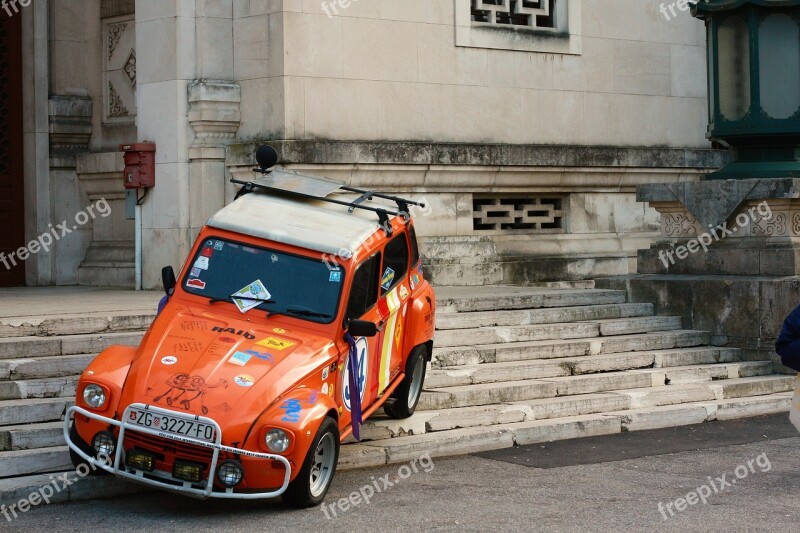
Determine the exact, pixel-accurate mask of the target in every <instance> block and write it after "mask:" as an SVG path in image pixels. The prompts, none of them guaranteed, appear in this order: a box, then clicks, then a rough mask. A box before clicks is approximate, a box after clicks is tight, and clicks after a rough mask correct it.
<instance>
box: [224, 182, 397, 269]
mask: <svg viewBox="0 0 800 533" xmlns="http://www.w3.org/2000/svg"><path fill="white" fill-rule="evenodd" d="M256 183H257V182H256ZM327 197H328V198H333V199H340V200H345V201H352V200H353V199H354V197H353V195H349V196H346V195H341V194H330V195H328V196H327ZM362 205H369V206H371V207H381V208H385V209H387V210H388V211H395V210H396V206H391V205H386V204H378V203H375V202H364V203H363V204H362ZM208 226H210V227H212V228H217V229H221V230H226V231H232V232H235V233H241V234H244V235H250V236H252V237H257V238H261V239H268V240H271V241H276V242H280V243H283V244H288V245H291V246H298V247H300V248H306V249H309V250H314V251H318V252H322V253H326V254H333V255H339V256H340V257H344V258H347V257H350V256H351V255H352V254H353V253H355V251H356V250H357V249H358V247H359V246H360V245H361V244H363V243H364V242H365V241H367V240H368V239H369V238H370V237H371V236H372V234H373V233H375V231H376V230H378V229H379V228H380V224H379V221H378V215H377V214H376V213H374V212H371V211H365V210H361V209H356V210H354V211H353V212H352V213H349V212H348V207H347V206H343V205H337V204H332V203H329V202H325V201H322V200H313V199H305V198H301V197H297V196H291V195H288V194H286V195H284V194H281V193H271V192H265V191H261V190H258V189H256V190H255V191H253V192H251V193H248V194H245V195H244V196H242V197H241V198H239V199H238V200H236V201H235V202H233V203H231V204H230V205H228V206H227V207H225V208H223V209H222V210H221V211H219V212H218V213H217V214H215V215H214V216H212V217H211V218H210V219H209V221H208Z"/></svg>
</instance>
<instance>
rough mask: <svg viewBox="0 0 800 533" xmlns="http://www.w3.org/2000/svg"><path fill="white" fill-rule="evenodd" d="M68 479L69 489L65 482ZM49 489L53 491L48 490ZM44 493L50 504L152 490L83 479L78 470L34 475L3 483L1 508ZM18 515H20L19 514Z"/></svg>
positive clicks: (100, 478)
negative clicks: (34, 494) (37, 493)
mask: <svg viewBox="0 0 800 533" xmlns="http://www.w3.org/2000/svg"><path fill="white" fill-rule="evenodd" d="M65 475H66V476H67V479H68V481H69V483H70V484H69V485H66V484H65V483H64V481H63V478H64V476H65ZM48 485H49V488H46V487H47V486H48ZM65 485H66V486H65ZM40 489H41V492H40V494H43V495H47V500H48V501H49V503H63V502H67V501H78V500H88V499H97V498H111V497H114V496H121V495H124V494H135V493H141V492H146V491H147V490H149V489H148V488H147V487H144V486H142V485H137V484H135V483H128V482H126V481H122V480H120V479H117V478H116V477H114V476H94V477H80V476H78V474H77V473H76V472H75V470H74V469H70V470H68V471H59V472H56V473H52V474H33V475H27V476H20V477H13V478H6V479H0V504H2V505H5V506H6V507H10V506H11V504H14V503H17V502H19V501H20V500H22V499H27V498H28V497H29V496H30V495H31V494H33V493H34V492H38V491H39V490H40ZM50 494H52V495H50ZM46 503H47V502H44V501H40V503H39V504H38V507H37V508H41V507H43V506H44V505H45V504H46ZM16 512H17V513H19V511H18V510H17V511H16ZM9 515H11V516H12V517H13V514H12V512H11V510H10V509H9Z"/></svg>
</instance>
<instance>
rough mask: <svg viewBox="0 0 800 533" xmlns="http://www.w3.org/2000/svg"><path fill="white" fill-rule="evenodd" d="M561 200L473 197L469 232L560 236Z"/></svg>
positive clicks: (562, 222)
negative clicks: (552, 234)
mask: <svg viewBox="0 0 800 533" xmlns="http://www.w3.org/2000/svg"><path fill="white" fill-rule="evenodd" d="M563 200H564V199H563V198H561V197H558V196H536V195H534V196H531V195H526V196H507V195H506V196H474V197H473V199H472V213H473V214H472V229H473V230H474V231H492V232H501V231H502V232H506V231H511V232H526V233H563V232H564V215H563V210H562V205H563Z"/></svg>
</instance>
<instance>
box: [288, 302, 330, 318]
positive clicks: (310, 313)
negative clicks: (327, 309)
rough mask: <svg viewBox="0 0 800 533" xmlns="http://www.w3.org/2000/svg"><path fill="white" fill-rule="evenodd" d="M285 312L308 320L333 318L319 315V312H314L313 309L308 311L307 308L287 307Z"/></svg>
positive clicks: (325, 314) (327, 315)
mask: <svg viewBox="0 0 800 533" xmlns="http://www.w3.org/2000/svg"><path fill="white" fill-rule="evenodd" d="M286 312H287V313H289V314H291V315H297V316H305V317H308V318H333V315H329V314H327V313H320V312H319V311H314V310H313V309H309V308H308V307H301V306H297V305H293V306H289V307H287V308H286Z"/></svg>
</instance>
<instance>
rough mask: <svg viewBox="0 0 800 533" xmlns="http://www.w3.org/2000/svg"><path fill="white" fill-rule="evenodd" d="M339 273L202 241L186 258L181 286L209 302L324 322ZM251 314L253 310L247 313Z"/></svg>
mask: <svg viewBox="0 0 800 533" xmlns="http://www.w3.org/2000/svg"><path fill="white" fill-rule="evenodd" d="M343 282H344V272H343V271H342V270H341V269H340V270H330V269H329V268H328V266H327V265H326V264H325V263H324V262H323V261H322V258H321V257H320V259H318V260H316V259H312V258H308V257H303V256H299V255H292V254H288V253H285V252H279V251H276V250H269V249H267V248H259V247H255V246H250V245H244V244H242V243H237V242H233V241H229V240H226V239H217V238H212V239H207V240H206V241H205V242H204V243H203V245H202V246H201V247H200V248H199V250H198V251H197V255H195V257H194V258H193V259H192V261H191V264H190V268H189V272H188V274H187V275H186V276H185V277H184V279H183V289H184V290H185V291H186V292H188V293H190V294H194V295H197V296H203V297H206V298H208V299H209V301H210V302H211V303H217V302H228V303H231V304H234V303H236V302H235V300H238V302H239V305H240V306H241V307H240V309H247V308H252V309H253V310H258V309H261V310H263V311H266V312H268V313H276V314H282V315H286V316H291V317H296V318H300V319H302V320H309V321H312V322H318V323H323V324H327V323H330V322H332V321H333V319H334V317H335V316H336V312H337V310H338V307H339V296H340V294H341V292H342V285H343ZM247 312H253V311H249V310H248V311H247Z"/></svg>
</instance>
